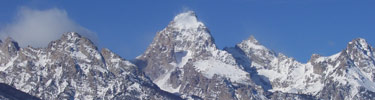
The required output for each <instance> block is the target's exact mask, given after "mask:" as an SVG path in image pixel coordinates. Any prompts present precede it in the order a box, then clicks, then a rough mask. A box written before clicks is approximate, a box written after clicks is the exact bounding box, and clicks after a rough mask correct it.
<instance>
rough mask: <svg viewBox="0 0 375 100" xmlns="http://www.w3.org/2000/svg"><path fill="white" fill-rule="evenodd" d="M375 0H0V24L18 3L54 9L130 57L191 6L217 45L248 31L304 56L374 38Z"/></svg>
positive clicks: (12, 16)
mask: <svg viewBox="0 0 375 100" xmlns="http://www.w3.org/2000/svg"><path fill="white" fill-rule="evenodd" d="M374 5H375V1H374V0H368V1H366V0H357V1H354V0H234V1H232V2H225V1H224V0H219V1H209V0H203V1H198V0H195V1H193V0H178V1H177V0H166V1H146V0H144V1H135V0H129V1H126V0H118V1H110V2H109V1H99V0H98V1H94V0H90V1H84V0H71V1H67V0H55V1H53V2H52V1H43V0H36V1H27V2H22V0H12V1H2V3H0V29H4V27H7V26H9V24H12V23H14V20H17V18H15V17H16V16H17V14H18V13H19V12H20V9H23V8H28V9H33V10H48V9H58V10H61V11H63V12H65V13H66V15H67V16H68V17H69V19H71V20H72V21H73V22H74V23H76V24H78V25H79V26H82V27H84V28H85V29H88V30H89V31H90V32H93V33H95V34H96V35H97V38H98V45H99V47H101V48H109V49H111V50H112V51H114V52H115V53H117V54H119V55H121V56H122V57H124V58H126V59H133V58H135V57H136V56H138V55H140V54H141V53H143V52H144V51H145V49H146V48H147V46H148V45H149V44H150V43H151V42H152V40H153V37H154V36H155V34H156V32H158V31H160V30H162V29H163V28H164V27H165V26H166V25H167V24H168V23H169V22H170V21H171V20H172V19H173V17H174V16H175V15H177V14H178V13H180V12H182V11H183V10H184V9H190V10H193V11H195V12H196V14H197V16H198V17H199V19H200V20H201V21H202V22H204V23H205V24H206V26H207V27H208V28H209V29H210V31H211V34H212V35H213V37H214V38H215V42H216V44H217V45H218V47H219V48H224V47H228V46H234V45H235V44H237V43H239V42H241V41H242V40H244V39H247V38H248V37H249V36H250V35H253V36H255V37H256V38H257V39H258V41H260V42H261V43H262V44H263V45H265V46H266V47H268V48H270V49H272V50H274V51H276V52H281V53H284V54H286V55H287V56H290V57H294V58H296V59H297V60H298V61H302V62H306V61H307V60H308V59H309V58H310V56H311V55H312V54H314V53H317V54H321V55H323V56H329V55H332V54H335V53H337V52H339V51H341V50H343V49H345V47H346V45H347V43H348V42H349V41H351V40H352V39H354V38H357V37H362V38H365V39H366V40H367V41H368V42H369V43H370V44H375V6H374Z"/></svg>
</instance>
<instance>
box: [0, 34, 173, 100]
mask: <svg viewBox="0 0 375 100" xmlns="http://www.w3.org/2000/svg"><path fill="white" fill-rule="evenodd" d="M1 47H2V48H1V52H0V55H1V57H2V58H1V64H0V65H1V67H0V69H1V70H0V73H1V74H0V82H1V83H5V84H8V85H11V86H13V87H15V88H17V89H19V90H21V91H23V92H26V93H29V94H31V95H33V96H36V97H39V98H41V99H46V100H50V99H86V100H90V99H178V97H177V96H174V95H172V94H170V93H167V92H164V91H161V90H160V89H159V88H158V87H157V86H156V85H155V84H153V83H152V82H151V81H150V80H149V79H148V78H146V77H145V76H144V74H143V73H142V72H141V71H140V70H138V68H137V67H136V66H135V65H134V64H131V63H130V62H128V61H126V60H124V59H122V58H121V57H119V56H118V55H116V54H114V53H112V52H111V51H109V50H108V49H103V50H102V51H101V52H99V51H98V50H97V48H96V46H95V45H94V44H93V43H92V42H91V41H90V40H88V39H86V38H84V37H81V36H80V35H79V34H77V33H74V32H71V33H66V34H64V35H63V36H62V37H61V38H60V39H59V40H56V41H53V42H51V43H50V44H49V45H48V47H47V48H32V47H27V48H19V47H18V45H17V43H16V42H15V41H13V40H12V39H10V38H8V39H6V40H5V42H4V43H2V44H1Z"/></svg>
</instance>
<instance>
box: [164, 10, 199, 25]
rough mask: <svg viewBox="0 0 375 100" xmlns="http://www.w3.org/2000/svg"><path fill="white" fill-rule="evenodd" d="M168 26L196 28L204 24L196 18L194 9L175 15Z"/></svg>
mask: <svg viewBox="0 0 375 100" xmlns="http://www.w3.org/2000/svg"><path fill="white" fill-rule="evenodd" d="M170 26H171V27H173V28H178V29H197V28H199V27H201V26H202V27H203V26H204V24H203V23H202V22H200V21H199V20H198V18H197V16H196V14H195V12H194V11H185V12H182V13H180V14H178V15H177V16H175V17H174V18H173V21H172V22H171V23H170Z"/></svg>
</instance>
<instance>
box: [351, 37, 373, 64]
mask: <svg viewBox="0 0 375 100" xmlns="http://www.w3.org/2000/svg"><path fill="white" fill-rule="evenodd" d="M373 51H374V50H373V47H371V45H370V44H368V43H367V41H366V40H365V39H363V38H356V39H353V40H352V41H351V42H349V43H348V45H347V48H346V49H345V50H344V52H345V53H346V54H348V56H349V57H350V58H351V59H357V58H368V57H374V54H373Z"/></svg>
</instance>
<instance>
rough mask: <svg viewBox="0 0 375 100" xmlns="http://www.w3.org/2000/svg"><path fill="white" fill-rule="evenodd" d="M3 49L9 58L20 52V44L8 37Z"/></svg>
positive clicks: (2, 46)
mask: <svg viewBox="0 0 375 100" xmlns="http://www.w3.org/2000/svg"><path fill="white" fill-rule="evenodd" d="M1 49H2V51H4V53H6V55H8V56H12V55H16V54H17V51H19V50H20V46H19V45H18V43H17V42H16V41H15V40H13V39H12V38H11V37H7V38H6V39H5V41H4V42H3V43H2V44H1Z"/></svg>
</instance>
